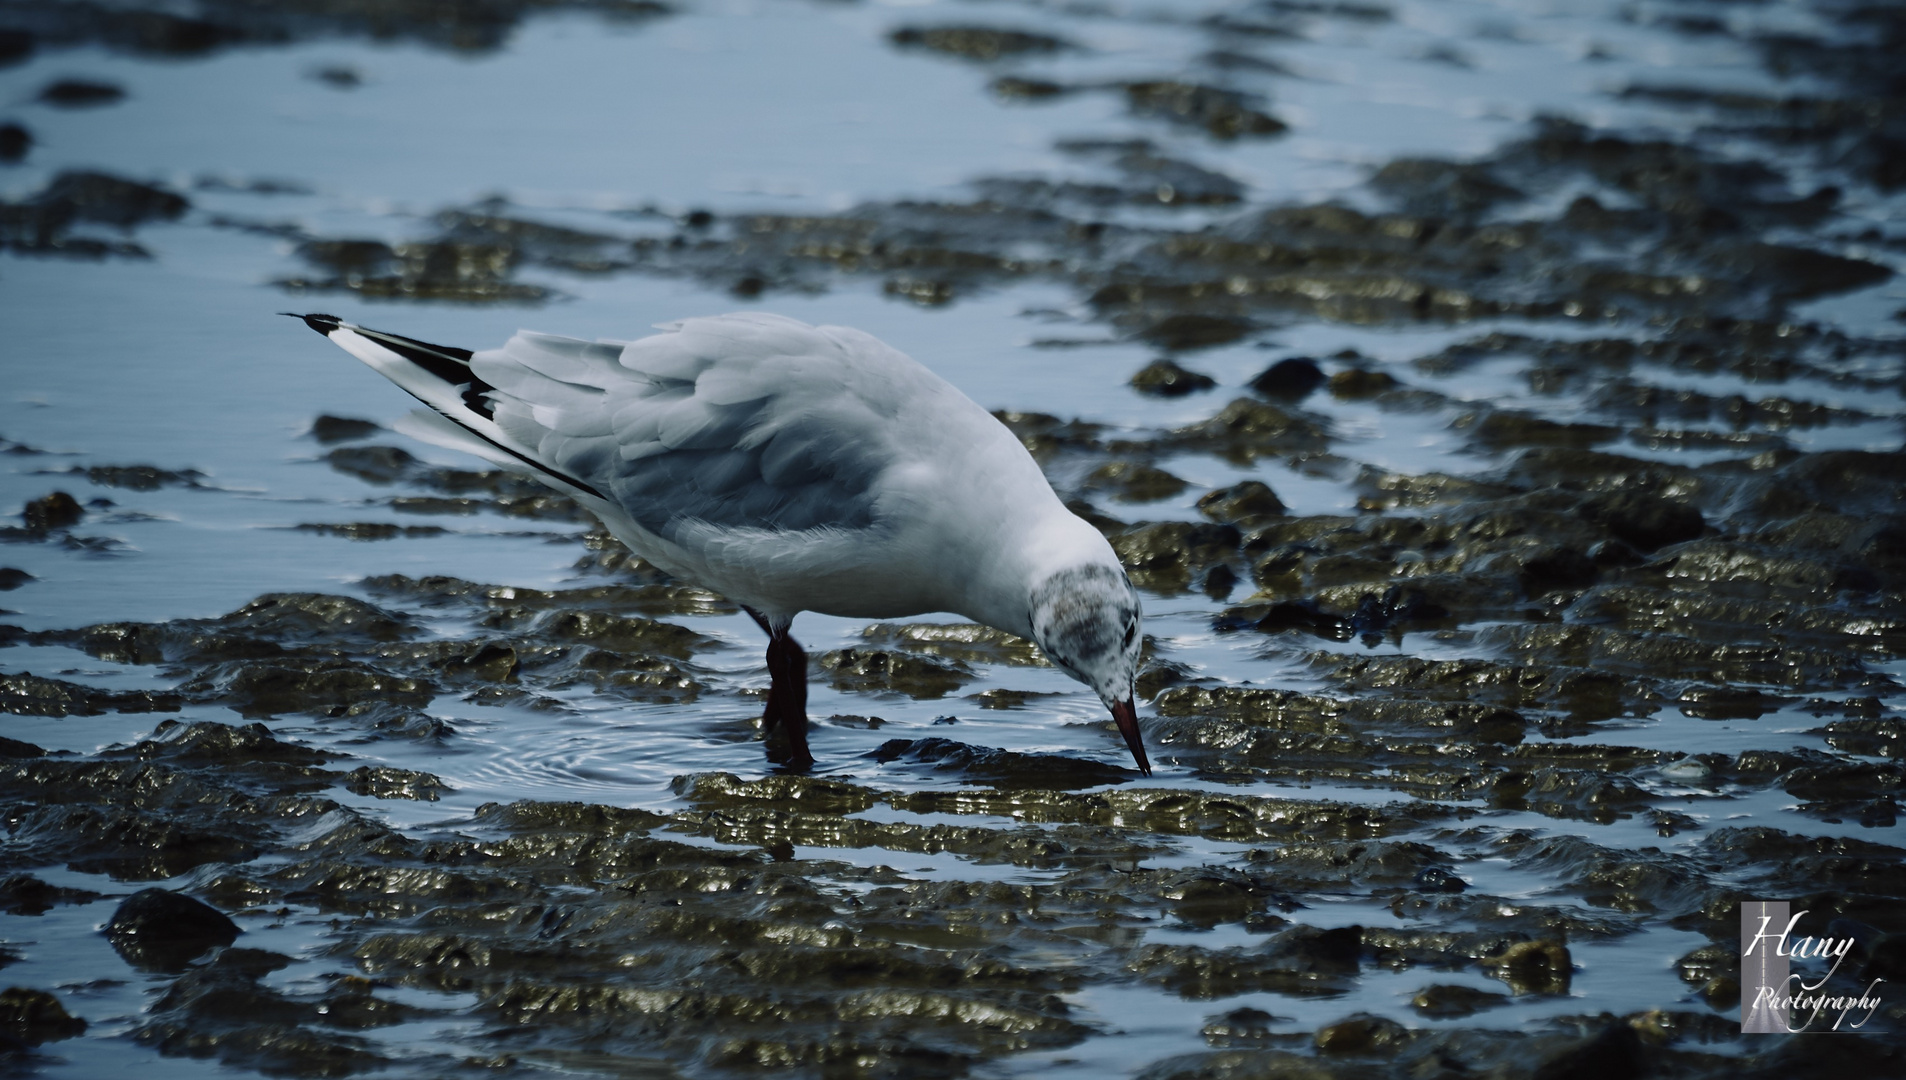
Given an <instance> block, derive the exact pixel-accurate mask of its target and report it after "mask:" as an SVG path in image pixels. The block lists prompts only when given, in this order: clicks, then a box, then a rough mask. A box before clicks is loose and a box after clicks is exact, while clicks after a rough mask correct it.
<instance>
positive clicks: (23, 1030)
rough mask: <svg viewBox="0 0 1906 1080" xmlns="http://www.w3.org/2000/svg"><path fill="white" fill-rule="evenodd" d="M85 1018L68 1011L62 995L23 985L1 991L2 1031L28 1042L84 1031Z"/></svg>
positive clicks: (8, 1035)
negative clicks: (61, 1001) (60, 1000)
mask: <svg viewBox="0 0 1906 1080" xmlns="http://www.w3.org/2000/svg"><path fill="white" fill-rule="evenodd" d="M85 1031H86V1021H84V1020H81V1019H79V1018H78V1017H76V1016H71V1015H68V1014H67V1012H66V1007H65V1006H63V1005H61V1004H60V1002H59V999H58V998H56V997H54V996H53V995H52V994H49V993H47V992H46V991H44V990H29V989H27V988H26V987H23V986H12V987H8V988H7V989H6V990H4V991H0V1035H5V1036H7V1037H9V1038H13V1039H17V1040H18V1041H20V1042H22V1043H25V1044H26V1045H28V1046H38V1045H40V1044H41V1043H45V1042H54V1041H56V1040H59V1039H70V1038H73V1037H74V1036H76V1035H81V1034H84V1033H85Z"/></svg>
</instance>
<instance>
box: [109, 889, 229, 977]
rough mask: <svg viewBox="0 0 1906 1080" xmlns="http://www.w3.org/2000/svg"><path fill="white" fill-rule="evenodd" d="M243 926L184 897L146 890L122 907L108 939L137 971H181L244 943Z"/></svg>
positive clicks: (110, 928)
mask: <svg viewBox="0 0 1906 1080" xmlns="http://www.w3.org/2000/svg"><path fill="white" fill-rule="evenodd" d="M238 935H239V929H238V924H236V923H234V922H232V920H230V919H228V918H226V917H225V914H224V913H223V912H221V911H219V910H218V909H216V908H213V907H210V906H208V905H206V904H203V903H200V902H199V901H197V900H194V899H193V898H191V897H189V896H186V895H184V894H183V893H176V892H172V891H170V890H167V889H141V890H140V891H138V892H136V893H133V894H132V895H131V896H129V897H127V898H126V899H125V900H124V901H122V902H121V903H120V905H119V908H118V910H117V911H114V912H113V917H112V920H111V921H110V922H108V923H107V924H106V937H107V938H108V939H109V940H111V941H112V944H113V948H114V949H116V950H118V952H119V955H120V956H122V957H124V958H125V959H126V961H127V962H128V963H130V964H132V965H134V966H135V967H144V968H152V969H155V970H168V971H169V970H178V969H180V968H183V967H184V966H185V965H186V964H187V963H188V962H189V961H191V960H194V959H196V958H198V957H199V956H201V955H203V954H204V953H205V952H207V951H208V950H210V949H213V948H216V947H218V946H221V945H230V944H231V943H232V942H234V941H236V940H238Z"/></svg>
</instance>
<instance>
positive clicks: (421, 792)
mask: <svg viewBox="0 0 1906 1080" xmlns="http://www.w3.org/2000/svg"><path fill="white" fill-rule="evenodd" d="M344 786H345V787H346V788H348V789H349V790H350V791H351V792H352V793H353V794H357V795H368V796H370V797H371V798H374V799H416V800H419V801H422V802H436V801H437V800H438V799H439V798H441V797H443V794H444V793H445V792H449V791H453V790H455V789H453V788H451V787H450V785H448V784H446V783H444V782H443V781H442V780H439V779H438V778H436V777H434V776H432V775H430V774H429V773H426V772H418V771H416V770H415V769H394V768H391V767H389V766H386V765H379V766H375V767H373V766H370V765H364V766H360V767H358V768H356V769H353V770H351V772H350V773H349V774H348V775H347V776H346V777H345V781H344Z"/></svg>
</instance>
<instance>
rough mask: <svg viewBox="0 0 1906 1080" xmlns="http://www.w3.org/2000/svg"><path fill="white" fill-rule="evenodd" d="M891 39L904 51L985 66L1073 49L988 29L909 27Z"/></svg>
mask: <svg viewBox="0 0 1906 1080" xmlns="http://www.w3.org/2000/svg"><path fill="white" fill-rule="evenodd" d="M887 37H888V40H890V41H892V42H893V43H894V44H895V45H899V46H901V47H903V48H918V49H927V50H930V51H932V52H937V53H945V54H946V55H948V56H957V57H960V58H961V59H964V60H978V61H981V62H982V63H985V62H991V61H994V60H999V59H1002V58H1004V57H1009V56H1024V55H1027V54H1044V53H1054V52H1058V51H1059V50H1061V49H1065V48H1068V47H1069V46H1068V45H1067V43H1066V42H1064V41H1061V40H1060V39H1058V38H1056V37H1050V36H1048V35H1046V34H1034V33H1028V32H1026V31H1023V30H999V29H994V28H992V27H987V26H933V27H911V26H908V27H901V28H900V29H898V30H895V31H894V32H893V33H891V34H889V35H887Z"/></svg>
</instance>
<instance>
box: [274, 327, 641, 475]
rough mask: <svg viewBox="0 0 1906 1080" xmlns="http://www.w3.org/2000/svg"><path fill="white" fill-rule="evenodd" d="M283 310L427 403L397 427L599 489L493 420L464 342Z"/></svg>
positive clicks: (509, 465)
mask: <svg viewBox="0 0 1906 1080" xmlns="http://www.w3.org/2000/svg"><path fill="white" fill-rule="evenodd" d="M284 314H286V315H291V317H292V318H294V319H303V320H304V324H305V325H306V326H309V327H310V328H311V329H313V330H316V331H317V332H318V333H320V334H323V335H324V336H325V337H327V338H330V339H331V341H332V343H333V344H335V345H337V346H338V347H340V348H342V349H343V350H344V351H345V352H348V353H350V354H351V355H352V356H355V357H357V358H358V359H359V360H362V361H364V362H365V363H366V364H369V365H370V366H371V367H372V368H374V369H376V370H377V372H378V373H379V374H381V375H383V376H384V377H385V378H387V379H389V380H390V381H391V382H394V383H396V384H397V385H398V386H401V387H403V388H404V390H405V391H407V392H408V393H409V394H410V395H411V396H412V397H414V398H416V399H417V400H418V401H421V402H423V403H424V404H425V405H428V406H430V408H431V409H432V410H434V411H432V412H425V411H423V410H421V409H420V410H418V411H416V412H414V413H411V414H410V416H409V417H408V418H407V420H406V421H405V422H400V423H399V424H398V425H397V429H398V430H399V431H401V432H403V433H404V434H406V435H409V436H411V437H412V438H415V439H421V440H423V441H424V442H427V443H433V444H435V445H437V446H444V447H448V448H450V449H452V450H461V451H464V452H465V453H470V454H475V455H477V456H478V457H481V458H485V459H487V460H489V461H493V462H495V463H496V464H498V465H501V466H503V467H504V468H506V469H515V470H517V471H518V472H528V473H531V474H532V475H534V476H536V477H537V478H538V479H540V480H542V481H543V482H544V483H547V484H549V485H550V486H552V487H554V488H556V489H557V490H559V491H565V492H569V493H572V494H583V495H592V496H594V497H596V498H598V499H600V498H602V497H603V496H602V492H600V491H598V490H596V488H595V487H593V486H591V485H590V484H588V483H585V482H584V481H582V480H579V479H577V478H576V477H574V476H571V475H569V474H568V473H566V472H563V471H562V470H561V469H558V468H556V467H555V466H553V465H550V464H549V463H548V462H545V461H542V460H540V458H539V457H538V456H537V455H536V454H535V453H534V452H533V451H532V450H529V449H525V448H524V447H522V446H520V445H518V443H517V441H516V440H515V439H512V438H510V437H509V435H508V434H506V433H505V432H504V431H503V429H502V428H501V427H499V426H498V425H497V422H496V410H495V407H494V405H493V403H492V402H491V399H490V396H489V395H491V394H492V393H495V392H496V387H494V386H491V385H490V384H489V383H487V382H485V381H483V380H482V379H481V378H478V377H477V375H476V373H475V372H473V371H471V370H470V355H471V353H470V350H468V349H457V348H452V347H450V346H447V345H432V344H430V343H428V342H424V341H417V340H415V339H413V338H407V337H399V336H398V335H396V334H387V333H384V332H383V331H381V330H371V329H368V328H366V327H362V326H353V325H352V324H350V323H347V322H345V321H344V320H342V319H340V318H338V317H337V316H335V315H296V314H293V313H291V312H285V313H284Z"/></svg>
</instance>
